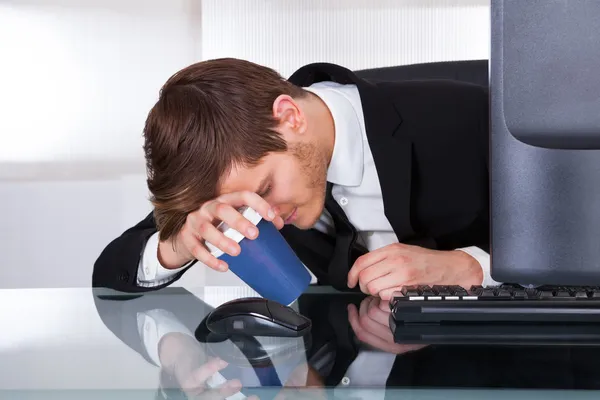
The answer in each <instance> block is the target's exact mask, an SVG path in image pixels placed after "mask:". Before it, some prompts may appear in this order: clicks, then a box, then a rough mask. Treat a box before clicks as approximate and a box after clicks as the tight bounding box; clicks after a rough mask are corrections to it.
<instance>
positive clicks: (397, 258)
mask: <svg viewBox="0 0 600 400" xmlns="http://www.w3.org/2000/svg"><path fill="white" fill-rule="evenodd" d="M482 281H483V271H482V270H481V266H480V265H479V263H478V262H477V260H475V259H474V258H473V257H471V256H470V255H468V254H466V253H465V252H462V251H439V250H430V249H425V248H423V247H419V246H412V245H406V244H402V243H394V244H391V245H388V246H384V247H382V248H380V249H377V250H374V251H371V252H369V253H367V254H365V255H364V256H361V257H359V258H358V259H357V260H356V262H355V263H354V265H353V266H352V268H351V269H350V272H349V273H348V287H350V288H353V287H355V286H356V285H357V284H358V285H360V289H361V291H362V292H364V293H366V294H370V295H373V296H379V297H381V298H382V299H384V300H389V299H390V298H391V295H392V293H393V292H394V291H397V290H400V288H401V287H402V286H407V285H460V286H463V287H465V288H470V287H471V286H472V285H480V284H481V282H482Z"/></svg>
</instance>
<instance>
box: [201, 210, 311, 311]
mask: <svg viewBox="0 0 600 400" xmlns="http://www.w3.org/2000/svg"><path fill="white" fill-rule="evenodd" d="M239 211H240V213H241V214H242V215H243V216H244V217H245V218H246V219H248V220H249V221H250V222H252V223H253V224H254V225H256V227H257V228H258V232H259V233H258V237H257V238H256V239H253V240H252V239H247V238H246V237H245V236H244V235H242V234H241V233H239V232H237V231H236V230H234V229H233V228H230V227H229V226H228V225H227V224H225V223H223V222H222V223H221V224H220V225H219V226H218V227H217V228H218V229H219V230H220V231H221V232H224V233H225V236H227V237H229V238H231V239H233V240H235V241H236V242H238V243H239V245H240V248H241V250H242V251H241V252H240V254H238V255H237V256H230V255H229V254H226V253H223V252H222V251H221V250H219V249H218V248H216V247H215V246H213V245H212V244H211V243H208V242H207V243H206V245H207V246H208V248H209V250H210V251H211V253H212V254H213V255H214V256H215V257H217V258H219V259H220V260H223V261H225V262H226V263H227V264H228V265H229V269H230V270H231V271H232V272H233V273H234V274H236V275H237V276H238V277H239V278H240V279H241V280H243V281H244V282H246V284H247V285H248V286H250V287H251V288H252V289H254V290H255V291H256V292H257V293H258V294H260V295H261V296H262V297H264V298H266V299H269V300H273V301H276V302H278V303H280V304H283V305H289V304H291V303H293V302H294V301H295V300H296V299H297V298H298V297H300V295H301V294H302V293H303V292H304V290H305V289H306V288H307V287H308V285H309V284H310V274H309V273H308V271H307V270H306V268H305V267H304V264H302V262H301V261H300V259H299V258H298V256H296V253H294V251H293V250H292V248H291V247H290V245H289V244H288V243H287V242H286V241H285V239H284V238H283V236H282V235H281V233H280V232H279V231H278V230H277V228H276V227H275V225H273V223H272V222H270V221H267V220H263V219H262V217H261V216H260V215H259V214H258V213H257V212H256V211H254V210H253V209H251V208H249V207H244V208H242V209H240V210H239Z"/></svg>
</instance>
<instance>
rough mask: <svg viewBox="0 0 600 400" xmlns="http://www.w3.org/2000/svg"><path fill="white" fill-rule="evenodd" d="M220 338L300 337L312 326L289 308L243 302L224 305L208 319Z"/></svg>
mask: <svg viewBox="0 0 600 400" xmlns="http://www.w3.org/2000/svg"><path fill="white" fill-rule="evenodd" d="M206 326H207V328H208V329H209V330H210V331H211V332H213V333H215V334H218V335H227V336H230V335H246V336H275V337H299V336H304V335H306V334H307V333H309V332H310V328H311V322H310V320H309V319H308V318H306V317H304V316H302V315H300V314H298V313H297V312H296V311H294V310H293V309H292V308H290V307H286V306H283V305H281V304H279V303H276V302H274V301H270V300H266V299H263V298H244V299H237V300H232V301H229V302H227V303H224V304H221V305H220V306H219V307H217V308H216V309H215V310H214V311H213V312H211V314H210V315H209V316H208V318H207V319H206Z"/></svg>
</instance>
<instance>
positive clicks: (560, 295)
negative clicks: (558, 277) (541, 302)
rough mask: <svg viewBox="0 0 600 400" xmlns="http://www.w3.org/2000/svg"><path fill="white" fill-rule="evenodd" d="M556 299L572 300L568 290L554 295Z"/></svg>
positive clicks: (559, 291)
mask: <svg viewBox="0 0 600 400" xmlns="http://www.w3.org/2000/svg"><path fill="white" fill-rule="evenodd" d="M554 297H556V298H559V299H571V298H572V297H571V293H569V291H567V290H558V291H556V292H555V293H554Z"/></svg>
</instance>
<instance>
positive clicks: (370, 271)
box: [358, 260, 396, 296]
mask: <svg viewBox="0 0 600 400" xmlns="http://www.w3.org/2000/svg"><path fill="white" fill-rule="evenodd" d="M394 268H396V266H394V265H392V264H391V263H389V262H387V260H383V261H382V262H379V263H377V264H374V265H371V266H370V267H368V268H365V269H364V270H362V271H361V272H360V274H358V283H359V284H360V290H361V291H362V292H363V293H366V294H370V295H372V296H377V295H379V290H381V289H385V284H383V283H385V282H386V280H389V278H390V274H391V272H392V271H393V270H394ZM382 279H383V281H381V280H382ZM375 281H377V286H373V285H374V282H375ZM388 286H389V284H388Z"/></svg>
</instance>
